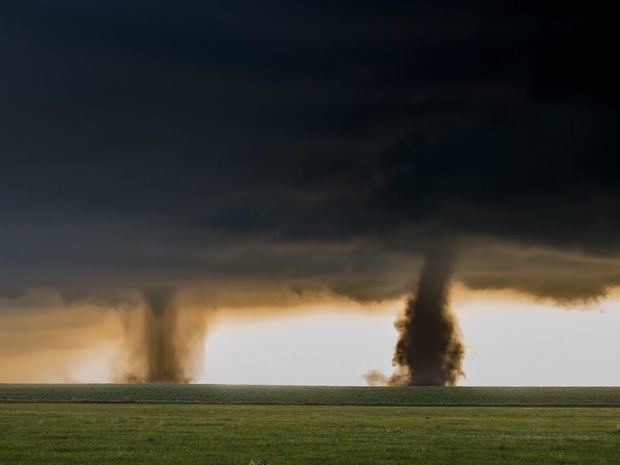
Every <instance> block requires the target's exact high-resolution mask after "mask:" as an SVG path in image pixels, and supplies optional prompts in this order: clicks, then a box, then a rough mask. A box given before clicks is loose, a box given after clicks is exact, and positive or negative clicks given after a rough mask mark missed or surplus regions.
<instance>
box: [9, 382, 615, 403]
mask: <svg viewBox="0 0 620 465" xmlns="http://www.w3.org/2000/svg"><path fill="white" fill-rule="evenodd" d="M0 402H112V403H123V402H127V403H135V402H145V403H150V402H152V403H205V404H255V405H385V406H390V405H391V406H404V405H409V406H472V407H477V406H480V407H484V406H498V407H499V406H502V407H503V406H506V407H508V406H517V407H518V406H525V407H537V406H538V407H620V388H618V387H584V388H580V387H574V388H534V387H526V388H488V387H457V388H437V387H430V388H425V387H415V388H412V387H320V386H224V385H199V384H194V385H191V384H190V385H171V384H142V385H136V384H133V385H131V384H90V385H89V384H47V385H44V384H39V385H37V384H0Z"/></svg>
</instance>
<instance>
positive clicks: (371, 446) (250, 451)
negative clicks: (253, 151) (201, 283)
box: [0, 385, 620, 465]
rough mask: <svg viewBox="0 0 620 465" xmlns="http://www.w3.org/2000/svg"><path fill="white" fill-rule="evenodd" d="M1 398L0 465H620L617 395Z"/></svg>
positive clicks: (113, 391) (6, 389)
mask: <svg viewBox="0 0 620 465" xmlns="http://www.w3.org/2000/svg"><path fill="white" fill-rule="evenodd" d="M352 392H353V393H354V394H351V393H352ZM528 392H529V395H528ZM174 393H176V394H177V396H176V397H177V399H175V398H174ZM304 393H305V395H304ZM192 394H193V398H192V396H191V395H192ZM347 394H348V395H347ZM351 398H353V399H355V400H357V402H358V403H360V404H362V403H364V402H366V404H367V405H365V406H362V405H339V404H342V403H344V400H347V399H348V403H350V402H351ZM343 399H344V400H343ZM459 399H460V402H461V404H462V405H472V404H478V405H494V406H483V407H472V406H456V404H455V401H456V400H459ZM544 399H548V401H547V404H548V405H562V406H540V405H543V402H542V401H543V400H544ZM68 400H70V401H72V402H68ZM136 400H140V401H143V403H137V402H135V401H136ZM304 400H306V401H309V402H305V403H310V404H314V405H301V404H303V403H304ZM502 400H503V402H504V404H505V405H521V406H519V407H514V406H511V407H506V406H497V405H498V404H499V403H500V401H502ZM528 400H529V403H528V402H526V401H528ZM0 401H1V402H0V464H3V465H4V464H7V465H8V464H12V465H19V464H37V465H38V464H63V465H71V464H94V465H97V464H149V465H157V464H184V465H185V464H187V465H193V464H195V465H208V464H213V465H215V464H217V465H227V464H230V465H233V464H235V465H249V464H250V463H256V464H261V463H264V464H269V465H284V464H308V465H310V464H312V465H316V464H333V465H338V464H343V465H345V464H351V465H353V464H355V465H359V464H369V465H370V464H372V465H375V464H385V465H387V464H418V463H419V464H428V465H432V464H450V465H458V464H472V465H474V464H475V465H483V464H489V465H490V464H493V465H497V464H511V465H513V464H536V465H544V464H619V463H620V408H618V407H619V406H620V389H614V388H607V389H596V388H593V389H586V390H583V389H582V390H579V389H558V388H553V389H542V390H540V389H533V390H527V389H525V390H519V389H517V390H515V389H511V388H487V389H478V388H471V389H469V388H468V389H465V388H457V389H432V388H426V389H420V388H390V389H382V388H374V389H370V388H357V389H355V388H286V387H280V388H268V387H228V386H129V387H124V386H42V385H40V386H8V385H4V386H1V385H0ZM33 401H34V402H33ZM144 401H146V403H144ZM179 401H182V402H184V403H178V402H179ZM371 401H372V402H371ZM397 401H398V402H397ZM110 402H124V403H110ZM162 402H163V403H162ZM190 402H196V403H190ZM321 403H322V404H323V405H316V404H321ZM372 403H374V404H381V403H384V404H387V405H389V406H379V405H373V406H369V405H368V404H372ZM399 403H400V405H399ZM424 403H426V404H427V406H411V405H421V404H424ZM258 404H263V405H258ZM287 404H288V405H287ZM296 404H300V405H296ZM428 404H434V405H437V406H428ZM528 404H529V405H535V404H537V405H539V406H536V407H534V406H523V405H528ZM583 404H585V405H590V406H589V407H583V406H579V405H583Z"/></svg>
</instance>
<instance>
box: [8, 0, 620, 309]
mask: <svg viewBox="0 0 620 465" xmlns="http://www.w3.org/2000/svg"><path fill="white" fill-rule="evenodd" d="M485 3H486V2H485ZM502 3H504V2H502ZM612 13H613V12H611V11H609V10H605V9H602V8H597V5H596V2H594V3H592V4H589V5H588V6H583V5H581V4H577V3H575V4H572V3H570V2H569V3H566V2H564V3H560V2H549V1H548V2H527V1H526V2H518V4H514V5H507V4H504V5H501V6H488V5H484V4H483V2H472V3H468V4H465V3H464V2H449V1H440V2H397V1H388V2H380V3H379V2H338V5H334V4H333V2H305V1H300V2H269V3H267V4H265V3H260V4H257V3H255V2H245V1H240V0H237V1H231V2H183V3H179V2H177V3H175V4H170V3H163V2H161V3H160V2H116V1H105V2H104V1H91V2H78V1H63V2H60V1H59V2H49V1H32V0H31V1H20V2H5V3H3V4H2V6H0V62H1V63H2V67H3V72H2V74H1V75H0V151H1V157H2V158H1V163H2V166H1V167H0V194H1V195H0V209H1V211H2V216H1V218H0V240H1V242H0V263H1V264H0V273H1V276H2V278H1V281H0V286H1V287H2V288H3V289H4V290H5V292H7V293H8V292H12V293H19V292H23V291H24V290H25V289H27V288H36V287H53V288H56V289H58V290H59V291H60V292H62V293H63V294H64V295H68V296H70V295H81V294H103V295H109V294H113V293H115V292H119V291H121V290H124V289H130V290H136V289H137V290H143V289H145V288H153V287H160V286H163V287H166V286H177V287H178V286H183V285H185V284H187V285H207V284H205V283H211V284H209V285H210V286H212V287H213V288H214V289H222V287H226V286H230V287H231V288H235V289H237V290H238V289H239V285H238V284H240V283H241V284H243V283H247V284H248V285H249V283H254V285H256V283H259V284H260V283H264V284H265V285H266V286H273V285H274V283H279V285H281V286H283V287H285V288H288V289H290V290H292V292H301V293H303V292H314V291H320V290H327V291H330V292H334V293H337V294H342V295H346V296H350V297H353V298H356V299H360V300H372V299H382V298H389V297H395V296H401V295H404V294H405V293H406V292H408V290H409V289H411V286H412V282H411V280H412V278H413V276H414V272H415V271H416V269H417V268H418V267H419V263H420V260H419V259H420V253H421V251H423V250H426V249H427V247H428V245H429V244H430V243H433V242H434V241H435V240H436V239H437V238H439V237H441V239H442V241H445V240H449V241H454V242H458V243H459V244H460V246H459V248H461V249H465V252H464V253H462V254H460V257H461V260H460V262H459V264H458V266H457V270H456V275H455V276H456V278H457V279H460V280H462V281H463V282H465V283H466V284H467V285H470V286H472V287H475V288H479V287H482V288H484V287H487V286H488V287H500V288H515V289H519V290H524V291H527V292H530V293H532V294H535V295H541V296H545V297H553V298H559V299H574V298H590V297H593V296H596V295H600V293H601V292H604V290H605V289H606V288H607V287H610V286H614V285H617V284H618V283H619V282H620V276H619V274H618V273H616V272H615V265H616V262H615V261H616V254H617V252H618V245H619V244H618V241H617V237H618V233H619V232H620V224H619V221H620V220H618V215H617V214H616V205H617V203H618V200H619V199H620V192H619V189H620V184H619V183H618V172H619V169H620V166H619V163H620V162H618V157H617V150H618V147H619V143H618V142H619V141H618V138H619V135H618V131H617V130H616V126H617V121H618V90H617V85H616V83H617V81H618V79H617V78H618V74H617V71H616V70H615V66H614V63H613V58H612V55H611V47H612V46H611V44H612V43H614V41H615V39H616V38H617V37H616V36H617V33H616V32H615V30H617V28H616V27H615V24H614V23H613V19H612V18H613V17H614V15H613V14H612ZM446 238H447V239H446ZM489 244H493V247H490V245H489ZM527 249H534V250H536V251H537V252H536V254H538V257H539V258H538V259H536V260H533V259H527V260H526V259H521V258H520V257H522V256H523V254H524V253H527V252H524V251H523V250H527ZM498 250H501V252H497V251H498ZM528 257H530V258H531V255H528ZM540 257H542V258H540ZM566 257H569V258H566ZM515 261H517V262H518V263H517V264H515ZM506 264H508V265H510V266H506ZM233 283H234V284H233ZM579 283H582V284H579ZM577 284H579V285H577Z"/></svg>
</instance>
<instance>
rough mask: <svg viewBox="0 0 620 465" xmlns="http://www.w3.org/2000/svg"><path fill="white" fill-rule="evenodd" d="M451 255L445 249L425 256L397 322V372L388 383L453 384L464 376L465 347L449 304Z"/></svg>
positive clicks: (413, 384)
mask: <svg viewBox="0 0 620 465" xmlns="http://www.w3.org/2000/svg"><path fill="white" fill-rule="evenodd" d="M454 258H455V257H454V254H453V253H452V252H450V251H445V250H433V251H431V252H429V253H428V254H427V255H426V257H425V261H424V265H423V267H422V271H421V273H420V277H419V281H418V288H417V292H416V293H415V295H414V297H412V298H410V299H409V300H408V301H407V304H406V307H405V312H404V314H403V316H402V318H401V319H400V320H398V321H397V322H396V328H397V330H398V332H399V338H398V342H397V344H396V347H395V351H394V358H393V364H394V366H395V367H396V373H397V374H396V375H394V376H393V377H392V380H391V381H392V382H391V383H390V384H408V385H410V386H453V385H455V384H456V382H457V380H458V378H459V377H460V376H462V375H463V371H462V368H461V365H462V360H463V355H464V347H463V344H462V342H461V340H460V335H459V329H458V324H457V322H456V319H455V317H454V315H453V314H452V313H451V312H450V307H449V291H450V278H451V276H452V271H453V269H454Z"/></svg>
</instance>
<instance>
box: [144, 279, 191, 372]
mask: <svg viewBox="0 0 620 465" xmlns="http://www.w3.org/2000/svg"><path fill="white" fill-rule="evenodd" d="M142 296H143V298H144V302H145V304H146V312H145V314H144V357H145V375H144V378H145V381H146V382H147V383H186V382H188V381H189V377H188V376H187V374H186V373H185V372H184V369H183V364H182V360H181V356H180V353H179V350H178V334H177V316H178V312H177V308H176V306H175V301H174V297H175V293H174V291H173V290H171V289H149V290H146V291H143V292H142Z"/></svg>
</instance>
